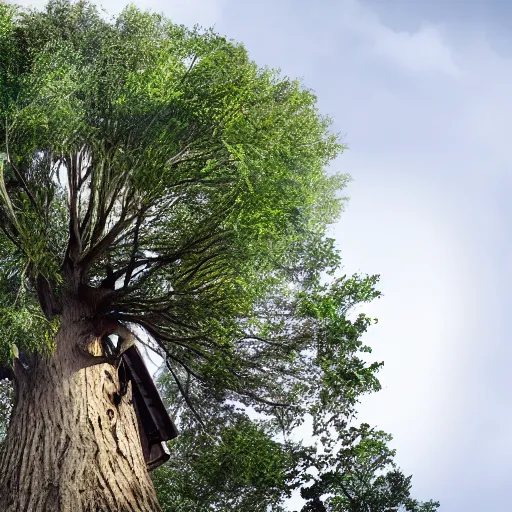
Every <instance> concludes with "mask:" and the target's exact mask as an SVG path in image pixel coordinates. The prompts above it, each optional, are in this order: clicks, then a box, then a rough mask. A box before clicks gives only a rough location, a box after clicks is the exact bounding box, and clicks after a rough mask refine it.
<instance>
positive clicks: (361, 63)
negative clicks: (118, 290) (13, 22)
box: [18, 0, 512, 512]
mask: <svg viewBox="0 0 512 512" xmlns="http://www.w3.org/2000/svg"><path fill="white" fill-rule="evenodd" d="M18 3H23V4H31V5H34V6H41V5H43V4H44V3H45V2H38V1H32V2H24V1H23V2H18ZM124 3H125V2H121V1H118V0H115V1H109V2H105V3H104V5H105V6H106V7H107V8H108V10H109V11H110V12H115V11H116V10H118V9H120V8H121V7H122V6H123V5H124ZM134 3H135V4H136V5H138V6H140V7H143V8H150V9H152V10H156V11H159V12H164V13H165V14H166V15H168V16H169V17H170V18H171V19H173V20H175V21H176V22H179V23H185V24H188V25H194V24H196V23H199V24H201V25H203V26H212V25H214V26H215V28H216V30H217V31H218V32H220V33H222V34H225V35H226V36H228V37H229V38H232V39H235V40H237V41H241V42H243V43H244V44H245V46H246V47H247V48H248V50H249V52H250V55H251V57H252V58H253V59H254V60H255V61H256V62H258V63H259V64H260V65H269V66H271V67H278V68H280V69H281V70H282V72H283V74H285V75H288V76H290V77H299V78H301V79H302V80H303V83H304V84H305V86H307V87H308V88H311V89H313V90H314V91H315V93H316V94H317V96H318V100H319V108H320V110H321V111H322V112H323V113H326V114H329V115H331V116H332V118H333V119H334V129H335V130H336V131H338V132H340V133H341V134H342V138H343V141H344V143H345V144H346V145H347V146H348V149H347V151H346V152H345V153H344V154H343V155H342V156H340V158H339V159H338V160H336V162H335V163H334V164H333V166H332V167H333V169H335V170H339V171H341V172H347V173H349V174H350V175H351V176H352V177H353V181H352V182H351V183H350V184H349V186H348V188H347V190H346V193H347V195H349V196H350V201H349V202H348V204H347V206H346V211H345V212H344V214H343V216H342V218H341V219H340V221H339V222H338V223H337V224H336V225H335V226H334V227H333V229H332V231H331V233H332V235H333V236H334V237H335V238H336V240H337V242H338V244H339V247H340V249H341V251H342V255H343V259H344V262H345V270H346V272H347V273H352V272H362V273H369V274H380V275H381V282H380V289H381V290H382V291H383V293H384V296H383V297H382V298H381V299H380V300H379V301H377V302H376V303H375V304H372V305H370V306H369V307H368V308H367V309H366V312H368V313H369V314H370V315H371V316H375V317H378V318H379V323H378V324H377V325H376V326H374V327H372V329H371V331H370V332H369V333H368V335H367V337H366V341H367V342H368V343H369V344H370V345H371V346H372V347H373V349H374V351H373V356H374V357H375V360H379V361H380V360H384V361H385V367H384V369H383V370H382V372H381V375H380V377H381V382H382V385H383V390H382V391H381V392H380V393H378V394H376V395H372V396H370V397H367V398H366V399H364V400H363V403H362V404H361V407H360V418H361V419H362V420H364V421H367V422H369V423H371V424H372V425H378V426H379V427H380V428H382V429H383V430H386V431H388V432H390V433H392V434H393V435H394V441H393V443H392V446H393V447H394V448H396V449H397V461H398V463H399V464H400V466H401V467H402V469H403V470H404V472H405V473H406V474H413V494H414V496H415V497H416V498H419V499H423V500H427V499H430V498H432V499H437V500H439V501H441V508H440V510H441V511H442V512H487V511H489V512H490V511H492V512H508V511H509V510H510V506H509V505H508V501H509V499H508V498H509V496H510V491H509V488H510V483H511V482H510V480H511V475H512V435H511V433H510V431H511V428H510V427H511V423H512V410H511V407H510V397H509V387H510V386H509V374H510V361H511V359H512V346H511V344H510V343H509V335H508V325H507V324H508V322H507V318H508V312H509V309H510V308H511V307H512V300H511V299H510V297H509V293H510V292H509V290H508V286H510V283H511V277H512V276H511V274H512V258H511V256H512V241H511V237H510V224H511V222H512V216H511V213H512V207H511V205H510V204H509V196H510V194H511V192H512V187H511V185H512V151H509V147H511V148H512V145H510V144H509V137H510V132H511V130H510V125H511V124H512V94H511V91H512V34H511V32H510V30H509V27H510V24H511V22H512V2H508V1H505V0H501V1H498V0H494V1H493V0H443V1H441V0H416V1H409V0H336V1H335V0H317V1H316V2H313V1H305V0H295V1H292V0H273V1H270V0H259V1H258V2H256V1H249V0H188V1H186V2H185V1H183V0H168V1H165V2H164V1H163V0H147V1H144V0H138V1H135V2H134ZM510 318H511V319H512V315H511V316H510Z"/></svg>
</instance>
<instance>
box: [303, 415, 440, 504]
mask: <svg viewBox="0 0 512 512" xmlns="http://www.w3.org/2000/svg"><path fill="white" fill-rule="evenodd" d="M338 439H339V440H340V442H341V446H340V447H339V448H338V449H335V450H328V451H327V453H325V454H322V455H317V456H316V457H315V459H314V460H312V462H311V463H312V466H313V467H314V468H315V469H316V471H317V473H318V474H317V476H315V477H313V478H311V480H312V481H313V483H312V484H311V485H309V486H307V487H303V488H302V489H301V496H302V497H303V498H304V499H306V500H307V503H306V505H305V506H304V507H303V508H302V512H399V511H407V512H435V511H436V510H437V508H438V507H439V503H438V502H434V501H428V502H425V503H422V502H419V501H417V500H414V499H412V498H411V496H410V491H411V479H412V477H411V476H408V477H407V476H405V475H404V474H403V473H402V471H401V470H400V469H399V468H398V467H397V465H396V463H395V462H394V457H395V450H391V449H390V448H389V446H388V443H389V442H390V441H391V440H392V437H391V436H390V435H389V434H386V433H385V432H383V431H381V430H376V429H374V428H371V427H370V425H368V424H366V423H363V424H362V425H360V426H359V427H350V428H349V429H348V430H346V431H344V432H339V436H338Z"/></svg>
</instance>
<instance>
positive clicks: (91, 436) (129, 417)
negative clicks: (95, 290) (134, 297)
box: [0, 304, 160, 512]
mask: <svg viewBox="0 0 512 512" xmlns="http://www.w3.org/2000/svg"><path fill="white" fill-rule="evenodd" d="M98 324H99V325H98ZM101 329H102V328H101V321H100V322H98V321H95V320H94V317H92V318H91V316H90V312H89V311H87V308H85V309H84V308H82V307H80V306H77V305H76V304H71V305H70V304H68V305H66V304H64V308H63V312H62V323H61V327H60V329H59V331H58V333H57V337H56V350H55V354H54V355H53V356H52V357H41V356H34V357H33V358H32V360H31V362H30V366H29V367H28V368H24V367H23V365H22V363H21V362H20V361H19V360H18V361H17V362H16V364H15V368H14V373H15V388H16V402H15V406H14V410H13V414H12V418H11V423H10V426H9V430H8V433H7V438H6V441H5V445H4V449H3V452H2V453H1V454H0V510H1V511H2V512H20V511H27V512H46V511H48V512H57V511H63V512H67V511H73V512H82V511H83V512H100V511H101V512H125V511H131V512H155V511H159V510H160V507H159V505H158V502H157V499H156V493H155V490H154V487H153V484H152V481H151V478H150V476H149V473H148V471H147V469H146V463H145V461H144V456H143V453H142V447H141V444H140V440H139V433H138V425H137V419H136V416H135V412H134V408H133V404H132V394H131V387H129V388H128V392H127V394H126V395H125V396H124V397H123V398H122V399H121V401H120V403H119V404H118V405H116V402H117V400H115V399H114V396H115V394H116V392H117V391H119V381H118V375H117V371H116V368H115V366H114V365H112V364H110V363H108V362H99V361H102V359H100V358H101V356H102V355H103V354H102V345H101V336H102V334H103V333H102V332H101ZM98 363H99V364H98Z"/></svg>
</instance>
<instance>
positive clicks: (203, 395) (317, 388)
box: [154, 276, 439, 512]
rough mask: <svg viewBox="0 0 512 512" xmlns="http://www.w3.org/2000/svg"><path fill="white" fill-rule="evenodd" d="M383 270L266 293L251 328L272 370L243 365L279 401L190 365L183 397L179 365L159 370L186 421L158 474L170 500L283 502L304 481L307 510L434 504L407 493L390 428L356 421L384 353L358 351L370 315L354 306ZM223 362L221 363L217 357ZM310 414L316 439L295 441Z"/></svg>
mask: <svg viewBox="0 0 512 512" xmlns="http://www.w3.org/2000/svg"><path fill="white" fill-rule="evenodd" d="M377 280H378V279H377V277H376V276H371V277H370V276H352V277H350V278H349V277H347V276H345V277H343V278H340V279H338V280H336V281H335V282H334V283H333V284H332V285H331V286H324V285H321V284H319V282H318V281H317V282H315V283H312V284H311V286H310V287H309V288H308V289H304V288H302V289H300V290H288V292H287V294H286V295H285V296H284V295H283V294H276V295H274V296H273V298H272V300H271V299H270V298H269V297H267V299H266V301H265V303H264V304H262V305H261V308H260V309H258V315H257V321H256V320H254V321H253V323H252V324H251V329H253V330H252V331H250V332H247V333H246V336H247V337H248V338H250V339H255V340H258V341H259V345H257V350H256V347H255V350H254V352H253V354H252V355H253V359H252V361H255V362H256V361H257V362H258V364H260V365H261V367H264V368H265V370H266V371H265V373H260V374H258V377H257V378H255V376H251V373H250V372H247V370H246V369H243V368H242V369H241V371H244V374H243V375H244V376H245V378H246V380H247V382H248V384H251V387H254V388H255V389H260V390H262V389H263V390H266V394H267V396H268V395H270V396H272V397H273V401H272V402H270V401H263V402H261V401H251V400H250V399H248V398H244V397H241V398H240V397H239V398H237V397H236V396H235V395H233V394H231V393H226V390H224V392H223V393H219V391H220V389H221V388H219V389H218V390H217V392H218V393H219V394H217V395H216V394H215V393H212V390H211V388H207V387H205V386H201V385H198V383H197V382H194V381H193V380H192V379H190V378H188V379H187V378H186V375H183V378H182V380H183V381H184V382H185V385H186V393H185V394H184V395H183V394H182V397H184V398H181V399H180V398H179V395H180V393H179V387H178V386H177V383H176V382H177V381H176V380H175V379H174V378H173V377H172V374H165V373H164V374H162V377H161V378H160V384H161V387H162V391H163V395H164V396H165V397H166V399H167V401H168V403H169V405H171V406H172V407H174V410H173V414H174V416H175V417H176V418H177V420H178V423H179V425H180V429H181V431H182V434H181V436H180V437H179V438H178V439H176V440H175V441H173V442H172V443H171V444H170V449H171V458H170V461H169V463H168V464H167V465H165V466H163V467H162V468H160V469H158V470H157V471H156V472H155V474H154V480H155V484H156V488H157V492H158V494H159V500H160V502H161V503H162V505H163V509H164V510H165V511H168V512H192V511H196V510H201V511H203V510H204V511H218V512H224V511H225V512H228V511H230V512H233V511H239V512H242V511H246V510H251V512H252V511H254V512H266V511H267V510H272V511H281V510H282V511H285V510H289V509H287V508H286V506H285V502H286V499H287V498H289V497H290V496H291V495H292V493H293V492H294V491H297V490H300V493H301V495H302V497H303V498H304V499H305V500H306V503H305V505H304V507H303V508H302V511H301V512H398V511H407V512H435V511H436V510H437V507H438V506H439V504H438V503H436V502H432V501H429V502H427V503H421V502H418V501H416V500H414V499H412V498H411V477H406V476H405V475H404V474H403V473H402V472H401V471H400V470H399V469H398V468H397V466H396V463H395V462H394V457H395V451H394V450H392V449H390V448H389V446H388V443H389V442H390V441H391V436H390V435H388V434H386V433H385V432H382V431H380V430H376V429H374V428H371V427H370V426H369V425H367V424H362V425H360V426H349V425H355V422H356V405H357V403H358V401H359V399H360V397H361V396H362V395H363V394H365V393H370V392H374V391H378V390H379V389H380V384H379V381H378V379H377V372H378V370H379V369H380V367H381V363H368V362H366V359H367V358H363V357H362V355H363V354H366V353H368V352H370V351H371V350H370V348H369V347H368V346H365V345H364V344H363V342H362V340H361V337H362V335H363V334H364V333H365V332H366V330H367V329H368V327H369V326H370V324H371V323H372V320H371V319H370V318H368V317H367V316H366V315H364V314H360V315H358V316H356V317H354V315H353V313H352V312H353V309H354V306H358V305H361V304H364V303H365V302H368V301H371V300H374V299H375V298H377V297H379V295H380V293H379V292H378V291H377V290H376V288H375V286H376V284H377ZM290 319H293V320H290ZM256 327H257V331H255V329H256ZM216 370H217V371H218V372H223V371H226V370H223V366H222V364H221V362H219V363H218V365H217V367H216ZM221 374H222V373H221ZM219 382H222V381H221V380H219ZM247 387H248V389H251V388H250V387H249V386H247ZM185 398H186V400H185ZM190 406H191V407H190ZM306 418H309V419H310V420H311V427H312V432H311V434H312V441H313V445H312V446H304V445H303V444H302V443H301V442H298V441H297V440H296V439H297V431H298V428H299V427H300V433H301V434H302V436H304V432H305V427H306V425H307V424H308V423H305V419H306Z"/></svg>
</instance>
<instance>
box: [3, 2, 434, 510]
mask: <svg viewBox="0 0 512 512" xmlns="http://www.w3.org/2000/svg"><path fill="white" fill-rule="evenodd" d="M0 117H1V123H0V228H1V231H0V261H1V264H0V363H2V364H3V365H4V366H8V365H10V364H11V363H12V360H13V358H20V357H21V354H29V355H30V354H34V353H38V354H48V355H51V353H52V350H53V349H54V346H53V345H54V336H55V332H56V331H57V329H58V327H59V322H60V318H61V313H62V311H63V309H64V308H65V306H66V304H67V303H68V302H69V301H74V302H73V303H75V302H76V303H77V304H78V303H79V304H81V305H84V315H86V316H88V317H90V318H91V319H96V320H97V321H98V322H99V323H101V322H105V321H116V322H121V323H122V324H123V325H125V326H126V327H128V328H129V329H130V330H131V331H132V332H133V333H134V334H135V335H136V336H137V338H138V339H139V342H140V343H141V344H146V345H148V346H150V347H151V348H152V349H153V350H154V351H156V352H157V353H158V354H159V355H160V356H161V357H162V359H163V361H164V366H165V372H164V373H163V376H162V379H161V386H162V388H163V389H164V394H165V396H166V399H167V400H168V402H169V405H170V407H171V409H172V410H173V413H174V416H175V418H176V419H177V421H178V422H179V424H180V427H181V429H182V432H183V434H182V437H181V439H180V440H178V441H177V442H176V443H174V444H171V447H172V449H173V450H174V456H175V457H174V461H175V462H174V465H172V464H171V465H170V466H167V467H166V468H164V469H162V470H161V472H160V473H159V475H158V476H157V477H155V478H156V479H157V481H160V482H164V481H165V482H167V483H166V486H164V487H162V486H161V487H160V489H161V497H162V500H164V502H165V500H166V499H167V498H166V493H167V495H168V498H169V500H170V501H169V503H173V505H172V506H173V507H174V509H175V510H177V511H180V512H182V511H183V512H184V511H186V510H196V508H194V506H197V503H198V502H200V500H203V501H202V502H201V503H202V504H203V506H204V508H203V509H204V510H224V509H226V510H227V508H231V509H233V507H235V508H234V509H235V510H249V509H250V510H260V509H261V510H266V507H267V506H272V507H274V508H273V510H279V508H278V507H281V506H282V505H281V503H282V499H283V496H285V495H286V493H289V492H291V491H292V490H293V489H295V488H299V487H300V486H304V484H305V483H307V482H309V484H311V485H309V487H308V486H306V487H307V490H305V489H306V487H303V496H304V497H305V498H306V499H307V500H308V502H309V505H307V506H310V508H309V509H307V508H305V509H304V510H332V511H335V510H339V511H341V510H350V511H355V510H358V511H359V510H361V511H362V510H372V511H373V510H378V511H380V510H382V511H385V510H386V511H392V510H396V506H400V505H403V504H406V505H407V506H409V508H407V510H410V511H413V510H414V511H416V510H428V509H427V508H425V509H420V508H414V507H413V505H414V503H413V502H412V501H408V502H405V501H404V500H406V499H409V495H408V489H409V487H410V484H409V480H408V479H406V478H405V477H403V475H402V474H401V473H399V472H393V471H391V472H387V473H385V474H384V475H382V476H379V475H378V471H380V470H382V469H384V468H388V467H389V466H390V464H391V459H392V454H391V452H390V451H389V450H388V449H387V448H386V447H385V443H384V441H385V440H386V438H385V434H383V433H380V432H378V431H374V430H372V429H370V428H369V427H367V426H360V427H357V428H356V427H354V428H356V430H354V431H352V430H347V429H348V428H349V427H348V426H347V425H348V424H349V423H350V422H351V421H353V420H354V417H355V412H356V409H355V407H356V404H357V402H358V400H359V398H360V396H361V395H363V394H365V393H369V392H373V391H376V390H378V389H379V387H380V385H379V382H378V379H377V377H376V373H377V372H378V370H379V368H380V366H381V363H369V362H368V357H367V356H366V353H368V352H369V351H370V349H369V347H367V346H365V345H364V344H363V342H362V340H361V337H362V335H363V334H364V333H365V332H366V330H367V329H368V327H369V326H370V324H371V323H372V320H371V319H370V318H368V317H367V316H366V315H365V314H363V313H361V314H359V315H355V314H353V310H354V307H355V306H359V305H362V304H364V303H366V302H369V301H371V300H374V299H376V298H377V297H379V295H380V292H379V291H377V289H376V285H377V281H378V278H377V276H359V275H354V276H346V275H345V276H342V272H341V259H340V254H339V251H338V250H337V248H336V247H335V244H334V241H333V240H332V239H331V238H329V237H328V236H327V229H328V226H329V224H331V223H332V222H334V221H335V220H336V218H337V217H338V215H339V213H340V212H341V210H342V207H343V203H344V198H343V196H342V195H341V191H342V189H343V188H344V186H345V184H346V182H347V181H348V177H347V176H346V175H339V174H336V173H334V172H332V171H329V172H328V171H327V166H328V165H329V163H330V162H332V161H333V159H334V158H335V157H336V156H337V155H339V154H340V152H341V151H342V150H343V149H344V148H343V146H342V144H341V143H340V140H339V138H338V136H337V135H336V134H335V133H333V132H332V131H331V121H330V119H329V118H328V117H326V116H323V115H322V114H321V113H320V112H319V111H318V108H317V106H316V98H315V95H314V94H313V93H312V92H311V91H310V90H308V89H306V88H305V87H304V86H303V85H302V84H301V82H300V81H298V80H291V79H289V78H287V77H285V76H283V75H282V74H280V73H279V72H278V71H276V70H272V69H268V68H261V67H258V66H257V65H256V64H255V63H254V62H252V61H251V60H250V58H249V56H248V53H247V51H246V50H245V48H244V47H243V46H242V45H241V44H237V43H235V42H232V41H229V40H227V39H226V38H224V37H221V36H219V35H218V34H216V33H214V32H213V31H211V30H200V29H187V28H185V27H183V26H180V25H176V24H174V23H172V22H171V21H169V20H168V19H166V18H165V17H163V16H160V15H157V14H151V13H147V12H142V11H140V10H138V9H137V8H135V7H133V6H129V7H127V8H126V9H125V10H124V11H123V12H122V13H121V14H120V15H119V16H117V17H116V18H114V19H110V20H109V19H106V18H105V17H104V16H102V15H101V13H100V12H99V11H98V9H97V8H96V7H95V6H94V5H92V4H90V3H89V2H86V1H79V2H76V3H73V2H69V1H66V0H51V1H50V2H49V3H48V5H47V7H46V9H45V10H43V11H30V10H29V11H26V10H22V9H20V8H17V7H13V6H11V5H6V4H0ZM251 415H253V416H254V415H256V416H257V419H254V417H253V416H251ZM305 418H311V420H312V433H313V435H314V436H316V439H317V440H318V443H320V445H322V447H323V448H322V450H323V455H322V456H320V455H318V453H316V452H314V451H313V450H312V449H309V448H305V447H303V446H301V445H300V443H296V442H294V441H292V440H291V439H290V436H291V435H292V433H293V432H294V431H295V429H296V428H297V427H299V426H300V425H301V424H302V423H303V422H304V420H305ZM347 432H348V433H347ZM350 433H352V434H353V437H352V438H351V440H350V441H349V444H348V445H347V446H350V449H349V448H347V449H340V447H339V444H338V443H339V442H342V440H343V439H344V438H345V437H344V436H347V435H349V434H350ZM356 434H357V435H356ZM350 435H351V434H350ZM358 436H359V437H358ZM383 436H384V437H383ZM279 439H280V440H279ZM375 443H377V444H376V445H375ZM379 443H380V444H379ZM382 443H384V444H382ZM374 445H375V446H377V448H375V449H377V451H378V453H379V454H383V455H382V456H383V458H382V459H379V460H378V461H377V463H375V461H374V460H373V459H372V457H374V451H372V450H373V449H374ZM347 450H348V451H347ZM379 450H380V451H379ZM386 450H387V451H386ZM379 457H380V455H379ZM180 464H181V465H180ZM227 467H231V468H234V467H237V468H238V470H237V471H236V472H233V471H231V472H230V471H226V468H227ZM312 467H314V468H316V471H317V476H311V474H310V473H307V470H308V469H310V468H312ZM347 468H348V469H347ZM361 468H362V469H361ZM365 471H366V473H364V472H365ZM361 472H362V473H361ZM359 474H365V475H366V474H367V476H364V478H365V479H366V480H365V482H364V485H363V484H362V483H361V481H360V480H357V479H360V478H363V477H360V476H357V475H359ZM183 475H188V476H189V477H190V480H185V479H183V478H182V476H183ZM308 475H309V476H308ZM347 475H348V476H347ZM347 479H348V480H347ZM397 479H398V480H400V482H399V484H397V483H396V482H397ZM369 486H370V487H371V489H372V491H371V493H372V496H377V497H376V498H375V499H378V500H380V502H379V503H386V505H385V506H384V505H382V506H381V505H379V506H380V508H378V507H377V505H375V507H374V508H368V506H369V505H368V503H369V501H368V499H369V498H367V497H366V496H367V495H366V494H364V493H365V492H367V490H368V489H369V488H370V487H369ZM393 489H399V490H400V492H402V491H403V490H404V489H405V490H406V491H404V492H403V493H402V494H400V493H398V494H400V496H398V495H397V492H398V491H397V492H395V491H393ZM368 492H369V491H368ZM393 493H394V494H393ZM326 494H330V495H333V496H334V497H332V498H329V499H328V500H327V501H326V504H327V505H325V506H328V507H331V508H328V509H326V508H325V506H324V505H322V506H324V508H323V509H322V508H316V509H315V508H311V507H314V506H317V505H315V503H319V502H323V500H324V498H323V497H322V496H324V495H326ZM395 495H396V496H398V497H396V496H395ZM382 496H384V497H382ZM389 496H391V498H390V497H389ZM393 496H394V497H393ZM395 498H396V499H395ZM372 499H373V498H372ZM194 500H195V501H194ZM347 500H348V501H347ZM354 500H355V501H354ZM386 500H387V501H386ZM390 500H391V501H390ZM392 500H395V501H392ZM400 500H402V501H400ZM355 502H357V503H360V504H364V505H365V506H366V508H354V507H355V506H354V505H353V503H355ZM372 503H373V502H372ZM395 503H397V505H396V506H395ZM248 504H251V505H250V508H244V507H248V506H249V505H248ZM169 506H171V505H169ZM414 506H416V505H414ZM417 506H420V505H417ZM180 507H181V508H180ZM187 507H188V508H187ZM207 507H210V508H207ZM222 507H224V508H222ZM236 507H238V508H236ZM258 507H260V508H258ZM318 507H320V505H318ZM361 507H363V505H361ZM372 507H373V505H372ZM386 507H388V508H386ZM393 507H395V508H393ZM411 507H413V508H411ZM431 510H435V508H432V509H431Z"/></svg>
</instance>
